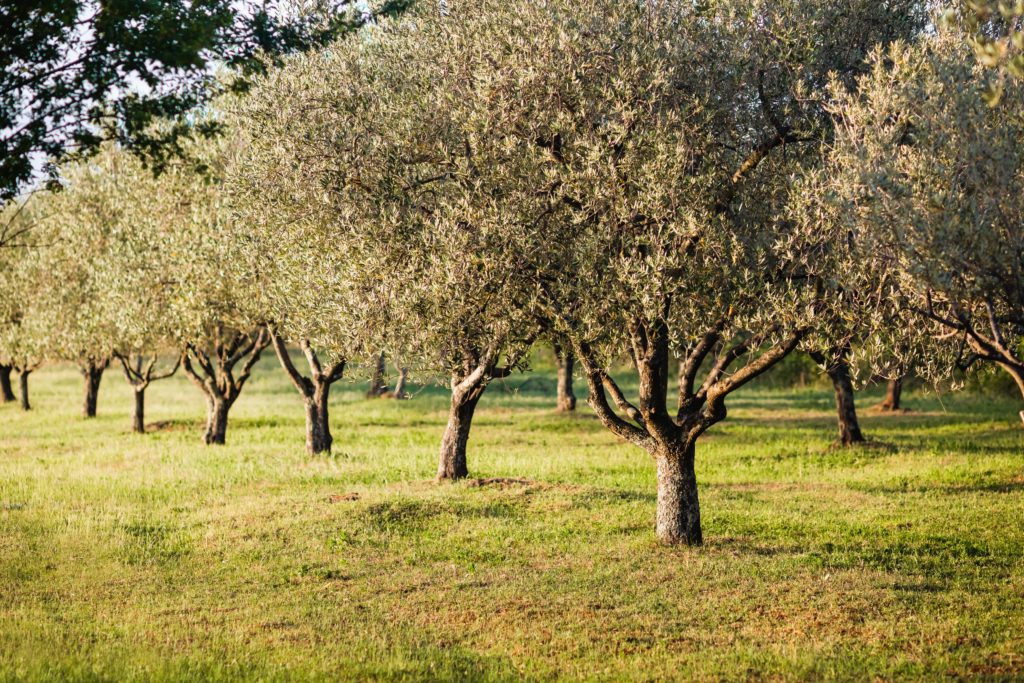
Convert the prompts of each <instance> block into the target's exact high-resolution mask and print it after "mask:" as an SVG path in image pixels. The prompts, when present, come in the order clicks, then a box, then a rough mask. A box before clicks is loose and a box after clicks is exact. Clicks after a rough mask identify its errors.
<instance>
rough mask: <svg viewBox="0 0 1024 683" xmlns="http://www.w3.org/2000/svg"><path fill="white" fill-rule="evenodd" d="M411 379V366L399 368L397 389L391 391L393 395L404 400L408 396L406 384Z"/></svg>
mask: <svg viewBox="0 0 1024 683" xmlns="http://www.w3.org/2000/svg"><path fill="white" fill-rule="evenodd" d="M408 380H409V368H399V369H398V380H397V381H396V382H395V390H394V391H392V392H391V397H392V398H394V399H396V400H399V401H400V400H402V399H405V398H408V396H406V395H405V385H406V383H407V382H408Z"/></svg>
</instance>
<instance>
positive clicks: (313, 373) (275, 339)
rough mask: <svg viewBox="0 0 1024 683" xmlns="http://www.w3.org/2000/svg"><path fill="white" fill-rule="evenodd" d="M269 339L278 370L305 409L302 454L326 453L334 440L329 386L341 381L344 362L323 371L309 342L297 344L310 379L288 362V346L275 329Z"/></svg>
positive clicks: (290, 361) (289, 360)
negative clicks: (286, 378) (303, 356)
mask: <svg viewBox="0 0 1024 683" xmlns="http://www.w3.org/2000/svg"><path fill="white" fill-rule="evenodd" d="M270 340H271V343H272V344H273V345H274V351H275V352H276V353H277V359H278V361H280V363H281V367H282V368H284V371H285V372H286V373H287V375H288V377H289V379H291V381H292V384H293V385H295V388H296V389H297V390H298V391H299V395H300V396H302V401H303V403H304V405H305V407H306V452H307V453H309V454H310V455H317V454H320V453H330V452H331V445H332V444H333V443H334V438H333V437H332V436H331V422H330V416H329V412H328V407H327V405H328V398H329V397H330V392H331V385H332V384H334V383H335V382H337V381H338V380H340V379H341V378H342V376H343V375H344V372H345V361H344V360H341V361H338V362H336V363H334V364H333V365H328V366H327V367H326V368H325V367H324V366H323V365H321V363H320V358H319V356H318V355H317V353H316V351H314V350H313V347H312V346H311V345H310V343H309V340H307V339H303V340H300V341H299V348H300V349H302V352H303V354H304V355H305V356H306V362H307V364H308V365H309V370H310V376H309V377H305V376H303V375H302V373H300V372H299V370H298V368H296V367H295V364H294V363H292V359H291V356H290V355H289V354H288V347H287V345H286V344H285V342H284V339H283V338H282V337H281V335H280V334H278V333H277V331H276V330H271V332H270Z"/></svg>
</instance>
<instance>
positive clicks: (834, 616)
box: [0, 358, 1024, 681]
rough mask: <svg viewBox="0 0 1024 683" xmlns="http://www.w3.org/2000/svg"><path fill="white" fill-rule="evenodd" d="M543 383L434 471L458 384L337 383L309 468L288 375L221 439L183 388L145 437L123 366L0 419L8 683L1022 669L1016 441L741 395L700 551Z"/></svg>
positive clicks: (495, 407)
mask: <svg viewBox="0 0 1024 683" xmlns="http://www.w3.org/2000/svg"><path fill="white" fill-rule="evenodd" d="M552 377H553V374H552V373H550V372H542V373H539V374H535V375H531V376H517V377H513V378H510V379H509V380H506V381H504V382H502V383H499V384H496V385H494V386H493V387H492V388H491V389H489V390H488V392H487V395H486V396H485V398H484V400H483V402H482V405H481V408H480V410H479V411H478V413H477V418H476V420H475V425H474V429H473V434H472V438H471V441H470V453H469V463H470V469H471V474H472V476H474V477H479V478H485V479H486V478H499V477H505V478H515V479H520V480H522V481H521V482H516V481H498V482H484V483H483V485H480V483H479V482H469V483H462V484H456V485H450V484H447V485H438V484H435V483H433V482H432V481H431V477H432V474H433V472H434V469H435V467H436V462H435V457H436V448H437V445H438V443H439V439H440V435H441V430H442V427H443V422H444V418H445V409H446V399H445V394H444V392H443V391H442V390H441V389H420V388H416V387H414V390H415V392H416V394H415V396H414V397H413V399H412V400H409V401H404V402H395V401H387V400H366V399H365V398H363V396H362V392H363V390H364V389H363V387H362V386H360V385H354V384H351V385H345V386H342V387H341V388H340V389H339V390H337V391H335V392H334V396H333V402H332V410H333V412H332V423H333V432H334V436H335V448H334V454H333V455H332V456H330V457H309V456H307V455H306V454H305V452H304V448H303V426H302V419H303V412H302V407H301V403H300V401H299V397H298V394H297V393H296V392H295V391H294V389H292V388H291V386H290V385H289V384H288V381H287V379H286V378H285V376H284V375H283V373H282V372H281V371H280V369H279V368H277V367H276V365H275V363H274V361H273V359H272V358H267V359H265V361H264V362H263V363H262V364H261V366H260V368H259V370H258V372H257V374H256V376H255V377H254V379H253V381H252V383H251V384H250V385H249V386H247V387H246V389H245V391H244V392H243V395H242V398H241V399H240V401H239V403H238V404H237V406H236V407H235V409H234V410H233V412H232V415H231V424H230V427H229V429H228V445H227V446H226V447H205V446H203V445H202V444H201V443H200V427H201V421H202V411H203V404H202V401H201V399H200V395H199V393H198V392H197V391H196V390H195V389H194V388H193V387H191V386H190V385H189V384H188V383H187V382H186V381H185V380H184V379H182V378H175V379H174V380H171V381H168V382H164V383H160V384H157V385H155V386H154V388H153V389H152V390H151V392H150V400H149V406H148V415H147V416H148V418H149V419H150V420H151V421H153V422H159V423H160V424H157V425H155V427H156V429H155V431H153V432H152V433H150V434H147V435H144V436H142V435H135V434H132V433H130V432H129V416H128V410H129V406H130V405H131V397H130V394H129V393H128V391H129V390H128V388H127V385H126V383H125V382H124V380H123V378H122V377H120V376H119V375H118V374H115V373H114V372H113V371H111V372H109V373H108V376H107V377H106V378H105V380H104V385H103V388H102V390H101V396H100V417H99V418H98V419H96V420H93V421H85V420H83V419H81V418H80V417H79V416H78V409H79V394H80V391H81V386H80V383H81V378H80V377H79V376H78V375H77V373H75V372H74V371H73V370H72V369H71V368H68V367H53V368H50V369H47V370H44V371H41V372H39V373H38V374H37V375H35V376H33V389H34V392H35V402H36V409H35V410H34V411H33V412H32V413H30V414H27V415H26V414H22V413H21V412H20V411H19V410H18V409H17V408H16V407H14V406H11V405H7V406H2V408H0V680H28V681H34V680H53V679H63V680H118V681H122V680H146V681H150V680H176V681H179V680H195V681H211V680H213V681H215V680H235V679H250V680H252V679H258V680H308V679H320V680H340V679H388V680H393V679H402V680H420V679H429V680H439V679H440V680H445V679H458V680H504V679H509V680H512V679H521V678H523V677H528V678H531V679H559V678H564V679H578V678H584V679H605V680H622V679H626V680H664V679H684V680H692V679H698V680H735V679H761V678H766V679H772V680H797V679H800V680H803V679H808V678H812V679H845V680H865V679H872V678H875V679H927V680H935V679H942V678H969V677H987V678H990V679H1022V678H1024V559H1022V550H1024V500H1022V495H1024V430H1022V429H1021V428H1020V424H1019V421H1018V418H1017V417H1016V411H1017V410H1018V409H1019V408H1018V406H1017V405H1016V404H1015V403H1014V402H1013V401H1012V400H1009V399H1007V400H1006V401H999V400H995V399H989V398H983V397H979V396H976V395H975V396H971V395H957V396H952V395H943V396H939V397H936V396H934V395H931V396H926V395H924V394H920V393H918V394H911V395H909V396H908V397H907V398H906V401H907V403H908V404H909V405H910V406H912V407H913V408H914V409H915V410H914V412H912V413H908V414H903V415H881V414H877V413H871V412H870V411H868V410H867V408H868V407H869V406H870V405H871V404H873V403H875V402H877V401H878V400H879V398H880V394H878V393H877V392H875V393H868V394H865V395H863V396H862V397H861V400H860V405H861V408H862V410H863V411H864V417H863V423H864V428H865V431H866V432H867V433H868V435H869V436H870V438H872V439H874V440H875V441H877V442H878V443H876V444H873V445H871V446H870V447H865V448H858V449H852V450H842V449H835V448H833V447H832V445H831V443H832V440H833V438H834V437H833V432H834V425H833V421H832V416H831V396H830V392H828V391H825V390H822V389H813V388H812V389H803V390H791V391H781V390H771V391H768V390H765V389H756V388H754V389H751V390H747V391H745V392H744V393H741V394H739V395H738V396H736V398H735V400H734V401H733V402H732V407H731V411H730V417H729V419H728V420H727V421H726V422H725V423H724V424H722V425H720V426H718V427H716V428H715V429H714V430H712V432H711V433H709V435H708V436H707V438H706V439H704V440H703V441H702V442H701V443H700V445H699V447H698V456H697V457H698V478H699V480H700V484H701V496H702V504H703V511H704V525H705V526H704V534H705V538H706V539H707V543H706V545H705V546H704V547H702V548H697V549H689V548H666V547H660V546H658V545H657V544H656V543H655V541H654V536H653V515H654V492H655V486H654V467H653V464H652V462H651V461H650V460H649V458H648V456H646V455H645V454H643V453H641V452H639V451H638V450H637V449H636V448H634V447H632V446H630V445H628V444H625V443H621V442H618V441H617V440H616V439H615V438H614V437H612V436H611V435H610V434H609V433H607V432H606V431H605V430H604V429H603V428H602V427H601V426H600V424H599V423H598V422H597V421H596V420H595V419H594V418H593V417H592V415H591V414H590V412H589V409H587V408H586V406H582V405H581V410H580V411H579V414H578V415H576V416H572V417H566V416H563V415H558V414H556V413H555V412H553V405H554V382H553V379H552Z"/></svg>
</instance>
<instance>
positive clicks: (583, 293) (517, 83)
mask: <svg viewBox="0 0 1024 683" xmlns="http://www.w3.org/2000/svg"><path fill="white" fill-rule="evenodd" d="M918 23H919V16H918V13H917V12H916V5H915V4H913V3H897V2H891V3H889V2H887V3H875V2H872V3H867V2H838V3H826V4H823V3H818V2H797V1H793V2H783V3H777V2H773V3H767V2H760V3H753V4H751V3H731V2H713V3H701V4H700V5H694V4H693V3H687V2H659V3H647V2H626V3H622V2H611V1H610V0H590V1H588V2H585V3H577V2H573V3H569V2H548V3H526V4H525V5H516V6H515V8H508V7H505V6H504V5H503V4H501V3H486V2H485V3H472V4H471V5H470V3H455V2H451V3H448V16H447V17H445V19H444V21H442V22H439V24H440V28H439V29H438V30H439V31H442V32H448V33H449V34H450V35H448V36H446V40H445V41H444V43H443V46H444V49H445V50H447V51H448V52H450V53H451V56H450V57H448V60H449V61H448V62H447V63H448V64H450V66H449V67H448V69H449V71H450V72H451V76H450V82H451V84H452V85H451V91H452V95H451V97H452V99H453V100H458V101H451V102H448V101H446V102H445V104H446V105H447V106H446V107H445V108H444V109H443V111H445V112H446V116H456V115H457V114H458V112H459V111H460V108H471V109H473V111H474V113H475V118H474V119H473V120H479V121H486V124H481V125H485V126H486V128H485V130H486V131H487V133H488V134H489V135H493V134H494V133H493V132H494V131H495V130H498V131H501V130H508V131H509V132H508V139H507V140H503V142H502V144H501V145H496V147H498V148H499V149H500V150H501V153H500V154H495V156H494V157H493V158H486V157H484V158H483V159H481V162H480V163H477V156H476V155H477V149H478V148H477V147H474V146H473V145H472V144H468V145H466V149H467V150H469V152H467V153H466V154H465V156H466V157H467V164H471V168H472V169H473V171H474V172H478V173H486V172H487V169H488V168H489V166H488V163H489V164H491V165H493V166H494V167H495V168H496V169H500V171H499V170H492V171H490V172H491V173H492V174H493V175H494V176H500V177H501V178H502V180H503V183H504V184H503V185H502V186H501V189H500V191H492V192H491V193H490V195H489V196H492V197H500V198H501V199H506V198H511V199H515V200H516V201H522V200H523V198H525V197H533V198H534V199H533V202H539V201H541V200H538V199H536V198H537V197H540V198H542V201H543V202H544V203H545V206H546V210H547V211H548V214H546V215H545V218H547V217H548V216H552V217H553V218H552V219H551V220H544V221H542V222H543V223H544V229H543V231H542V232H543V235H542V237H541V239H540V242H539V244H541V245H543V244H547V243H549V242H551V241H555V242H558V243H559V244H560V246H561V249H560V250H559V253H560V256H562V257H563V258H566V257H567V258H568V262H565V261H561V262H559V266H560V267H562V268H563V270H562V271H561V272H560V273H557V274H550V273H544V272H540V273H531V276H532V277H533V281H534V283H535V286H536V288H537V290H538V291H539V292H540V295H539V298H540V299H541V300H542V302H543V306H542V307H543V308H544V310H545V317H546V318H547V320H548V321H549V322H550V324H552V325H553V326H554V328H555V331H556V332H557V333H558V334H561V335H563V336H564V337H565V338H567V339H568V340H570V342H571V344H572V346H573V350H574V352H575V356H576V358H577V360H578V362H579V363H580V366H581V369H582V373H583V375H584V377H585V379H586V380H587V383H588V387H589V390H590V397H589V402H590V404H591V406H592V407H593V408H594V410H595V411H596V412H597V414H598V417H599V418H600V419H601V421H602V422H603V423H604V424H605V425H606V426H607V427H608V428H609V429H610V430H611V431H612V432H613V433H615V434H616V435H618V436H620V437H621V438H623V439H624V440H626V441H628V442H630V443H633V444H635V445H637V446H639V447H641V448H643V449H644V450H646V451H647V452H648V453H650V454H651V455H652V456H653V458H654V460H655V463H656V465H657V471H658V508H657V515H656V533H657V536H658V538H659V539H660V540H662V541H664V542H668V543H676V542H686V543H700V542H701V539H702V532H701V525H700V508H699V503H698V495H697V482H696V475H695V468H694V464H695V445H696V443H697V440H698V439H699V437H700V436H701V435H702V434H704V433H705V432H706V431H707V430H708V429H709V428H711V427H712V426H714V425H715V424H717V423H718V422H720V421H721V420H723V419H724V418H725V416H726V398H727V397H728V396H729V395H730V394H731V393H733V392H734V391H736V390H738V389H739V388H741V387H743V386H745V385H746V384H747V383H749V382H750V381H752V380H753V379H755V378H756V377H758V376H760V375H762V374H763V373H765V372H767V371H768V370H769V369H771V368H772V367H773V366H774V365H776V364H777V363H778V362H780V361H781V360H782V359H783V358H785V357H786V356H787V355H788V354H790V353H792V352H793V351H794V350H796V349H797V348H798V347H800V346H801V345H804V346H805V347H808V348H813V347H816V346H820V345H824V344H826V343H829V342H830V340H831V339H833V338H835V337H836V330H832V329H827V327H828V325H829V323H830V321H832V320H834V319H842V316H843V313H842V311H841V309H840V310H834V309H837V308H838V307H839V304H840V303H841V301H842V297H841V296H840V294H841V290H839V288H838V286H837V284H836V283H834V282H833V281H832V279H831V277H830V274H831V272H832V271H833V270H834V263H833V261H834V260H835V259H838V258H840V257H842V256H843V251H844V250H843V249H842V245H843V244H844V243H843V241H842V240H838V239H836V237H837V236H836V235H835V234H830V233H829V232H828V231H827V229H828V227H829V226H827V225H826V226H823V227H822V229H818V228H816V227H815V228H811V227H809V226H807V225H806V224H804V223H801V222H798V221H793V220H791V218H790V212H789V209H788V206H789V204H790V201H791V199H790V194H791V192H792V188H793V183H792V177H793V175H794V174H796V173H797V172H799V171H800V170H801V169H804V168H807V167H813V166H815V165H817V164H819V163H820V160H821V149H822V145H821V143H822V142H823V141H824V140H825V139H827V136H828V135H829V134H830V131H831V123H832V122H831V117H830V115H829V113H828V112H827V111H826V110H825V109H824V108H823V107H822V106H821V103H820V102H821V100H820V98H819V96H820V95H821V93H822V92H823V91H824V89H825V87H826V85H827V83H828V77H829V74H830V73H832V72H838V73H841V74H844V75H845V76H846V77H847V78H848V80H849V81H850V82H852V80H853V74H855V73H856V72H857V71H858V70H859V69H860V68H861V66H862V63H863V60H864V58H865V57H866V55H867V54H868V52H869V50H870V49H871V47H872V46H873V45H874V44H876V43H877V42H886V41H889V40H892V39H893V38H894V37H898V36H899V35H903V34H904V33H908V32H912V31H914V30H916V27H917V25H918ZM423 33H424V34H429V33H430V31H428V30H424V31H423ZM422 42H429V39H426V38H425V39H423V41H422ZM438 59H439V60H441V61H444V58H443V57H440V56H439V57H438ZM460 83H463V84H464V85H462V86H461V87H460V86H459V84H460ZM481 137H482V136H481ZM472 140H473V141H474V142H475V138H474V139H472ZM538 151H539V152H542V153H543V156H542V158H541V157H540V155H538V154H537V152H538ZM470 152H471V153H470ZM453 156H454V155H453ZM524 169H525V170H524ZM534 169H537V170H534ZM531 174H533V175H531ZM421 177H431V176H426V175H424V176H421ZM534 177H536V178H540V179H542V180H541V182H539V183H538V182H531V181H532V179H533V178H534ZM523 204H524V206H529V205H530V204H531V202H529V201H525V202H523ZM534 205H536V204H534ZM534 220H536V218H535V219H534ZM529 224H530V223H529V221H525V220H524V221H521V225H529ZM516 226H517V223H516V222H515V221H507V222H506V227H505V230H506V231H507V232H512V233H514V234H522V235H527V234H529V231H528V230H520V231H517V229H516ZM522 270H524V271H532V270H534V269H532V268H524V269H522ZM836 328H837V329H841V326H839V325H836ZM826 348H828V347H826ZM673 355H677V356H679V359H680V363H679V366H680V370H679V377H678V388H677V396H678V398H677V402H676V406H675V407H674V408H673V409H670V408H669V404H668V400H669V399H668V394H669V390H670V377H669V369H670V359H671V358H672V356H673ZM623 358H627V359H628V361H629V363H628V366H629V367H630V368H631V369H632V371H633V372H634V373H635V376H636V381H637V385H638V391H637V397H636V398H635V399H633V400H631V399H630V398H629V397H628V396H627V395H626V392H625V391H624V390H623V388H622V385H620V383H619V382H618V381H616V379H615V378H614V377H613V371H612V368H614V367H618V366H619V361H620V360H621V359H623Z"/></svg>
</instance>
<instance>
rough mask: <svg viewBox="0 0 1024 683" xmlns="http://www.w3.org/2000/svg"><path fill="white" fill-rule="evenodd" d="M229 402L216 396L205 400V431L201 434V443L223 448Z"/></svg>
mask: <svg viewBox="0 0 1024 683" xmlns="http://www.w3.org/2000/svg"><path fill="white" fill-rule="evenodd" d="M230 410H231V401H228V400H227V399H224V398H220V397H217V396H212V397H207V399H206V431H204V432H203V443H205V444H207V445H217V446H223V445H224V443H225V440H226V437H227V431H228V411H230Z"/></svg>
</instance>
